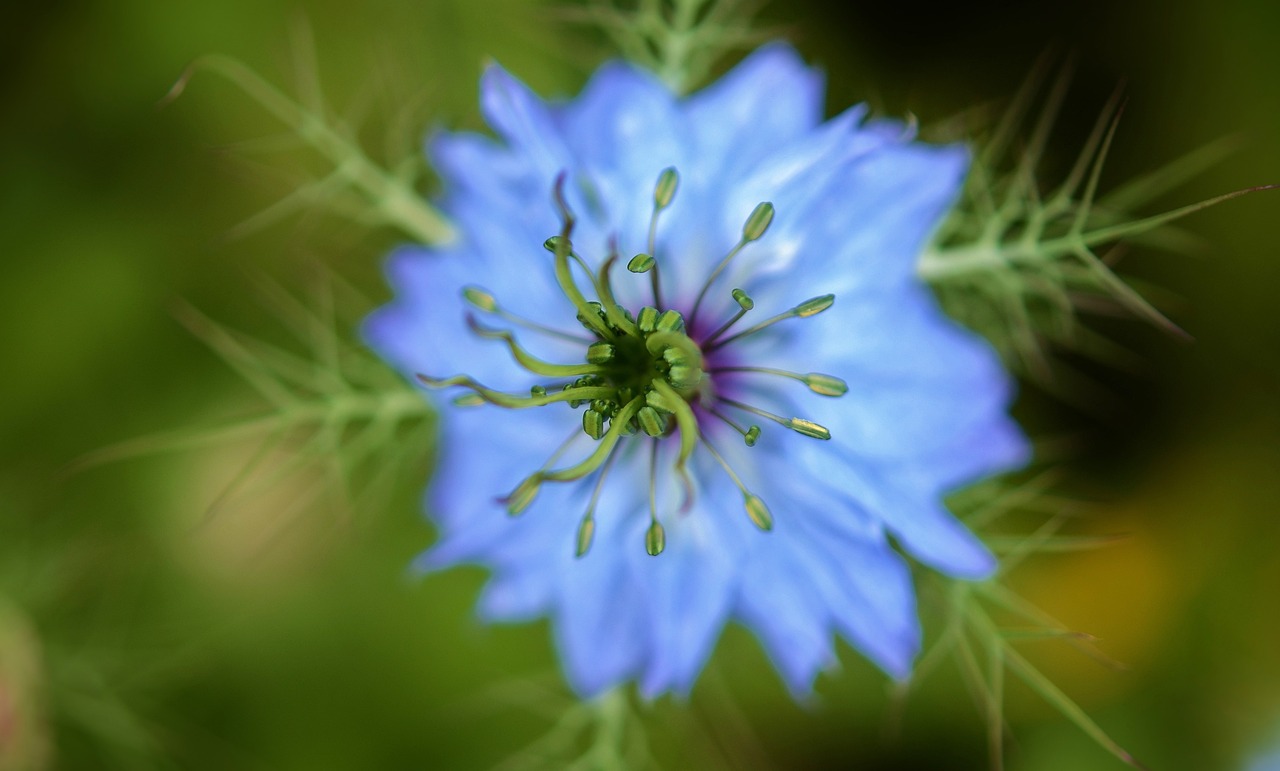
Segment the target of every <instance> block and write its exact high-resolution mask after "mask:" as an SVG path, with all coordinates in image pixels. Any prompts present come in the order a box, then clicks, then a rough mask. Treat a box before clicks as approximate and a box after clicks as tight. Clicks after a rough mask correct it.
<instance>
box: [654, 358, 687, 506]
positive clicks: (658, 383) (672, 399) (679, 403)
mask: <svg viewBox="0 0 1280 771" xmlns="http://www.w3.org/2000/svg"><path fill="white" fill-rule="evenodd" d="M651 385H652V386H653V390H651V391H649V392H648V393H646V394H645V402H646V403H647V404H648V405H649V406H650V407H654V408H657V409H659V410H663V411H666V412H670V413H671V414H672V415H674V416H675V419H676V427H677V428H678V429H679V430H680V452H679V453H678V454H677V455H676V473H677V474H679V475H680V480H681V482H682V483H683V484H684V489H685V505H686V506H689V505H691V502H692V500H693V478H692V477H691V476H689V468H688V466H687V465H686V464H687V463H688V461H689V456H690V455H692V454H693V450H694V448H695V447H697V446H698V417H697V416H696V415H694V414H693V409H692V408H691V407H690V406H689V403H688V402H686V401H685V400H684V398H683V397H682V396H680V394H679V393H678V392H677V391H676V389H675V388H673V387H672V386H671V385H669V384H668V383H667V382H666V381H663V380H659V379H658V378H654V379H653V382H652V384H651Z"/></svg>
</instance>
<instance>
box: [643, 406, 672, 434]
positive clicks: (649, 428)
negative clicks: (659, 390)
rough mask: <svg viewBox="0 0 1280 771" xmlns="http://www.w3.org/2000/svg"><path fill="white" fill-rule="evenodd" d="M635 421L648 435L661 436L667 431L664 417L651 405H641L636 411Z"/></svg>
mask: <svg viewBox="0 0 1280 771" xmlns="http://www.w3.org/2000/svg"><path fill="white" fill-rule="evenodd" d="M636 421H637V422H638V423H639V424H640V429H641V430H642V431H644V432H645V433H646V434H648V435H649V436H662V435H663V434H665V433H666V432H667V421H666V418H664V417H663V416H662V413H660V412H658V411H657V410H655V409H654V408H653V407H650V406H644V407H641V408H640V411H639V412H637V413H636Z"/></svg>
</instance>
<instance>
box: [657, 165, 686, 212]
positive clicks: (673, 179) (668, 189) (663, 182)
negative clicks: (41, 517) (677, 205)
mask: <svg viewBox="0 0 1280 771" xmlns="http://www.w3.org/2000/svg"><path fill="white" fill-rule="evenodd" d="M679 185H680V175H679V174H678V173H676V170H675V167H673V166H672V167H668V168H665V169H663V170H662V173H661V174H659V175H658V184H656V185H654V187H653V205H654V206H656V207H658V209H665V208H667V207H668V206H670V205H671V201H672V199H673V198H675V197H676V187H678V186H679Z"/></svg>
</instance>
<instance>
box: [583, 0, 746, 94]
mask: <svg viewBox="0 0 1280 771" xmlns="http://www.w3.org/2000/svg"><path fill="white" fill-rule="evenodd" d="M759 6H760V2H759V0H633V2H625V1H624V0H590V2H589V3H588V5H587V7H586V8H585V9H581V12H579V13H573V14H571V16H573V17H575V18H577V20H579V21H583V22H586V23H590V24H593V25H596V26H598V27H600V28H601V29H603V30H604V32H605V33H606V34H607V35H608V36H609V38H610V40H611V41H612V42H613V44H614V45H615V46H617V48H618V50H619V51H621V52H622V55H623V56H625V57H626V58H628V59H630V60H631V61H632V62H635V63H636V64H638V65H640V66H642V67H645V68H646V69H649V70H651V71H653V72H654V73H656V74H657V75H658V77H660V78H662V80H663V81H664V82H666V83H667V85H669V86H670V87H671V88H672V89H673V90H674V91H675V92H676V93H679V94H684V93H688V92H689V91H691V90H692V89H694V88H696V87H697V86H698V85H699V84H701V83H702V82H704V81H705V80H706V79H707V78H708V77H709V76H710V75H711V70H712V68H713V67H714V66H715V64H716V62H717V61H718V60H719V59H720V58H721V57H723V56H724V55H725V54H728V53H730V52H732V51H736V50H741V49H745V48H750V47H751V46H753V45H755V44H757V43H759V42H761V41H762V40H763V39H764V38H765V35H764V33H762V32H761V31H760V30H758V29H756V28H755V27H754V26H753V25H752V23H751V17H752V15H753V14H754V13H755V11H756V10H757V9H758V8H759Z"/></svg>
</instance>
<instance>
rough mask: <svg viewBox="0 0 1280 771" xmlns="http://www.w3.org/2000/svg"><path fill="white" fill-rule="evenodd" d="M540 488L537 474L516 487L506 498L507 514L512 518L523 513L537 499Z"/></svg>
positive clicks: (540, 482) (540, 481) (540, 483)
mask: <svg viewBox="0 0 1280 771" xmlns="http://www.w3.org/2000/svg"><path fill="white" fill-rule="evenodd" d="M541 486H542V480H541V479H539V478H538V475H537V474H534V475H533V476H531V477H528V478H526V479H525V480H524V481H523V482H521V483H520V484H518V485H516V489H515V490H512V491H511V495H508V496H507V513H508V514H510V515H511V516H513V517H514V516H517V515H519V514H522V513H524V510H525V509H527V508H529V504H531V503H533V499H534V498H535V497H537V495H538V488H539V487H541Z"/></svg>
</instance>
